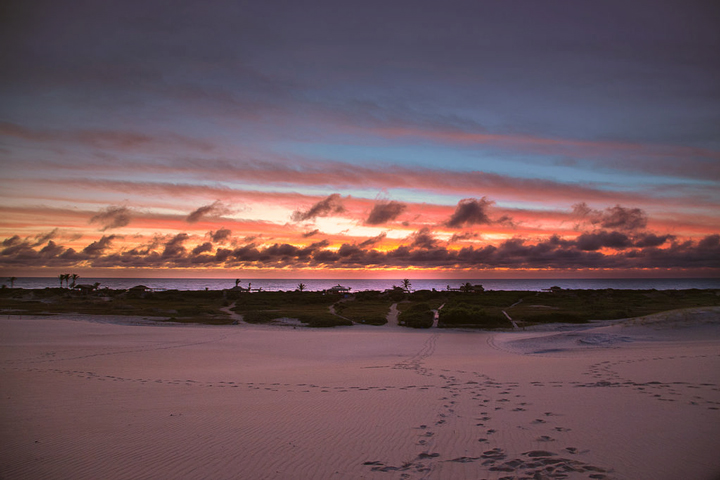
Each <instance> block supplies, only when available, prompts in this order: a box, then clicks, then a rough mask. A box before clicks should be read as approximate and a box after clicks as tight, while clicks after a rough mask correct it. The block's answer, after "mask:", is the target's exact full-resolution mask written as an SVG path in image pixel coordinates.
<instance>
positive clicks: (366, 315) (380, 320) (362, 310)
mask: <svg viewBox="0 0 720 480" xmlns="http://www.w3.org/2000/svg"><path fill="white" fill-rule="evenodd" d="M390 305H392V301H391V300H390V299H387V298H386V299H380V298H372V297H368V296H365V297H363V296H357V295H356V298H355V301H347V302H340V303H337V304H336V305H335V311H336V312H337V313H338V314H340V315H342V316H343V317H346V318H349V319H350V320H352V321H353V322H356V323H364V324H367V325H385V324H386V323H387V315H388V313H390Z"/></svg>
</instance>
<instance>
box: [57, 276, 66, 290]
mask: <svg viewBox="0 0 720 480" xmlns="http://www.w3.org/2000/svg"><path fill="white" fill-rule="evenodd" d="M58 280H60V288H62V282H63V280H65V275H63V274H62V273H61V274H60V275H58Z"/></svg>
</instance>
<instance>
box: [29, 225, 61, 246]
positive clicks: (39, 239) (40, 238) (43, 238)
mask: <svg viewBox="0 0 720 480" xmlns="http://www.w3.org/2000/svg"><path fill="white" fill-rule="evenodd" d="M58 231H59V229H58V228H54V229H52V231H50V232H48V233H39V234H37V235H35V244H34V245H33V247H37V246H38V245H44V244H45V243H46V242H48V241H49V240H51V239H53V238H56V237H57V234H58Z"/></svg>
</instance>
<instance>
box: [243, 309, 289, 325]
mask: <svg viewBox="0 0 720 480" xmlns="http://www.w3.org/2000/svg"><path fill="white" fill-rule="evenodd" d="M242 316H243V320H244V321H246V322H247V323H267V322H269V321H270V320H274V319H276V318H279V317H280V316H279V315H278V314H277V312H271V311H267V310H250V311H248V312H242Z"/></svg>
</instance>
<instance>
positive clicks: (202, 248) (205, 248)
mask: <svg viewBox="0 0 720 480" xmlns="http://www.w3.org/2000/svg"><path fill="white" fill-rule="evenodd" d="M212 249H213V246H212V243H210V242H205V243H203V244H200V245H198V246H197V247H195V248H193V250H192V254H193V255H200V254H201V253H205V252H212Z"/></svg>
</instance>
